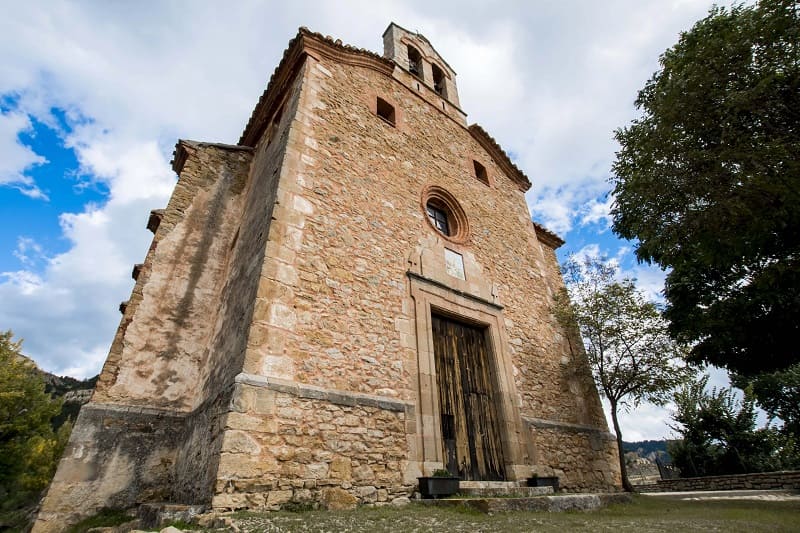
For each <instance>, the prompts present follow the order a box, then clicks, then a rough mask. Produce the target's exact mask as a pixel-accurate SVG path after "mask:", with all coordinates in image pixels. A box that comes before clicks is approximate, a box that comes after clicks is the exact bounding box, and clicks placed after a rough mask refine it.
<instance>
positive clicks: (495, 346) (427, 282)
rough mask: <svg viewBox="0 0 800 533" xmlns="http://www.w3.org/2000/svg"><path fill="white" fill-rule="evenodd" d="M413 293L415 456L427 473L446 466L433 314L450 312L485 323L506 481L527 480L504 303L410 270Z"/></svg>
mask: <svg viewBox="0 0 800 533" xmlns="http://www.w3.org/2000/svg"><path fill="white" fill-rule="evenodd" d="M408 277H409V281H410V285H411V298H412V299H413V301H414V311H415V325H416V332H417V335H416V337H417V369H418V376H417V377H418V389H417V421H416V425H417V427H416V431H417V446H416V452H417V453H416V455H417V457H416V458H412V460H414V459H416V460H417V461H419V463H420V465H421V467H422V470H423V472H422V473H423V474H425V475H430V474H431V473H432V472H433V471H434V470H436V469H440V468H444V457H443V453H442V430H441V423H440V411H439V395H438V384H437V383H438V382H437V375H436V363H435V358H434V353H433V331H432V327H431V315H432V314H433V313H436V314H439V315H443V316H446V317H452V318H454V319H456V320H459V321H462V322H465V323H467V324H474V325H477V326H481V327H486V328H487V335H486V339H487V349H488V352H489V354H490V365H491V367H492V370H493V372H494V375H495V377H496V380H497V396H498V398H497V400H498V403H497V410H498V419H499V422H500V440H501V444H502V447H503V456H504V460H505V465H504V466H505V474H506V479H508V480H518V479H524V478H525V477H527V476H528V475H529V474H530V465H527V466H526V465H524V463H525V459H526V455H527V454H526V453H525V446H524V442H525V433H524V431H525V429H524V426H523V424H522V419H521V418H520V414H519V409H518V407H517V402H516V401H515V399H516V398H518V395H517V391H516V386H515V384H514V374H513V364H512V361H511V354H510V353H509V350H508V336H507V333H506V330H505V319H504V317H503V306H501V305H497V304H495V303H492V302H489V301H487V300H484V299H482V298H480V297H477V296H473V295H470V294H468V293H465V292H463V291H459V290H455V289H451V288H449V287H447V286H446V285H444V284H443V283H441V282H438V281H435V280H432V279H429V278H426V277H423V276H421V275H419V274H416V273H413V272H408Z"/></svg>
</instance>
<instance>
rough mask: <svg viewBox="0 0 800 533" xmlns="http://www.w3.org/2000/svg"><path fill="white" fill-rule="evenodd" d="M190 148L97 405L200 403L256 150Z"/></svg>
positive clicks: (177, 406)
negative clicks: (249, 165) (250, 166)
mask: <svg viewBox="0 0 800 533" xmlns="http://www.w3.org/2000/svg"><path fill="white" fill-rule="evenodd" d="M187 150H188V151H189V152H190V155H189V157H188V159H187V161H186V163H185V165H184V167H183V170H182V172H181V179H180V180H178V183H177V185H176V186H175V191H174V192H173V194H172V197H171V198H170V201H169V204H168V205H167V208H166V209H165V210H164V214H163V219H162V221H161V223H160V225H159V227H158V230H157V231H156V235H155V237H154V246H153V247H151V251H150V252H149V253H148V257H147V259H146V260H145V263H144V267H143V268H142V273H141V274H140V278H139V280H138V281H137V284H136V287H135V289H134V294H133V297H132V298H131V301H130V302H129V304H128V308H127V309H126V311H125V316H124V317H123V323H124V328H123V327H121V329H123V332H122V333H123V334H122V336H121V337H120V336H118V338H117V339H115V342H114V345H113V346H112V348H111V353H110V355H109V361H108V362H107V363H106V365H105V367H104V369H103V372H102V374H101V378H100V381H99V383H98V387H97V390H96V391H95V393H94V395H93V397H92V401H93V402H97V403H118V404H124V405H141V406H146V407H151V408H152V407H155V408H162V409H171V410H175V411H181V412H188V411H190V410H192V409H194V408H195V407H197V405H199V404H200V403H201V402H202V401H203V397H202V396H201V395H200V394H198V392H199V391H201V390H202V386H203V381H204V375H203V374H204V372H205V370H204V369H206V368H208V367H209V363H210V357H211V350H210V347H211V340H212V336H213V334H214V328H215V324H216V322H217V317H218V316H219V310H220V305H219V302H220V296H221V292H222V289H223V287H224V285H225V283H226V275H227V269H228V260H229V258H230V249H231V243H232V242H233V238H234V236H235V232H236V229H237V227H238V224H239V220H240V213H241V210H242V204H243V195H242V194H241V193H242V191H243V189H244V185H245V180H246V177H247V166H248V164H249V162H250V158H251V154H250V152H249V151H229V150H225V149H221V148H216V147H211V146H208V145H198V146H195V147H188V148H187Z"/></svg>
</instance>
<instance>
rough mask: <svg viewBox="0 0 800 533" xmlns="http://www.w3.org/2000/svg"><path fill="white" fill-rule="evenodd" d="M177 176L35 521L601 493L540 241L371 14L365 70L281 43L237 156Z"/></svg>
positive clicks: (183, 157) (516, 201)
mask: <svg viewBox="0 0 800 533" xmlns="http://www.w3.org/2000/svg"><path fill="white" fill-rule="evenodd" d="M173 168H174V170H175V172H176V173H177V174H178V175H179V180H178V182H177V185H176V187H175V191H174V193H173V195H172V197H171V199H170V201H169V203H168V205H167V206H166V208H164V209H163V210H158V211H154V212H152V214H151V217H150V220H149V223H148V227H149V228H150V229H151V230H152V231H153V232H154V238H153V242H152V245H151V247H150V249H149V251H148V254H147V256H146V259H145V261H144V263H143V264H141V265H136V267H135V268H134V272H133V275H134V278H135V279H136V284H135V286H134V289H133V292H132V295H131V298H130V299H129V300H128V301H127V302H125V303H124V304H123V305H122V306H121V310H122V311H123V317H122V320H121V323H120V326H119V329H118V332H117V334H116V337H115V339H114V342H113V344H112V347H111V350H110V353H109V356H108V359H107V361H106V363H105V365H104V367H103V370H102V373H101V376H100V380H99V382H98V384H97V388H96V390H95V392H94V394H93V397H92V400H91V402H90V403H88V404H87V405H86V406H84V408H83V409H82V411H81V414H80V416H79V418H78V420H77V422H76V425H75V428H74V430H73V434H72V437H71V439H70V443H69V445H68V447H67V450H66V452H65V454H64V457H63V458H62V460H61V463H60V464H59V468H58V471H57V473H56V476H55V479H54V481H53V483H52V485H51V487H50V489H49V491H48V494H47V496H46V497H45V499H44V501H43V504H42V508H41V511H40V514H39V517H38V520H37V523H36V526H35V529H36V530H37V531H50V530H57V529H58V526H57V525H56V524H63V523H64V521H65V520H66V521H71V520H74V519H76V518H78V517H79V516H83V515H86V514H91V512H93V511H94V510H96V509H98V508H100V507H131V506H135V505H137V504H139V503H142V502H148V501H151V502H152V501H168V502H176V503H186V504H205V505H208V506H209V507H213V508H216V509H240V508H254V509H255V508H262V509H263V508H266V509H278V508H281V507H282V506H285V505H287V504H290V503H314V502H316V503H319V504H320V505H323V506H327V507H329V508H335V507H336V506H346V505H350V504H359V503H361V504H363V503H380V502H390V501H392V500H394V499H396V498H402V497H408V496H410V495H412V493H413V492H414V490H415V487H416V478H417V477H418V476H422V475H430V474H431V473H432V472H433V471H434V470H437V469H447V470H449V471H450V472H451V473H453V474H455V475H458V476H459V477H461V478H462V479H465V480H505V481H515V480H523V479H525V478H527V477H529V476H531V475H532V474H534V473H536V474H539V475H557V476H559V478H560V484H561V487H562V488H563V489H564V490H567V491H573V492H590V491H595V492H597V491H613V490H617V488H618V486H619V466H618V463H617V452H616V444H615V442H614V439H613V436H612V435H610V434H609V433H608V427H607V423H606V420H605V417H604V415H603V412H602V409H601V404H600V401H599V397H598V394H597V390H596V388H595V386H594V384H593V382H592V379H591V375H590V371H589V368H588V366H587V362H586V358H585V355H584V353H583V350H582V348H581V345H580V341H579V339H578V338H577V333H576V332H574V331H564V330H563V329H562V328H561V327H560V326H559V325H558V324H557V323H556V321H555V319H554V317H553V316H552V314H551V312H550V307H551V305H552V302H553V297H554V295H555V293H556V292H557V291H558V290H559V289H560V288H561V287H562V284H563V282H562V279H561V275H560V272H559V268H558V263H557V259H556V255H555V249H556V248H557V247H558V246H560V245H561V244H563V242H562V241H561V239H560V238H559V237H557V236H556V235H554V234H553V233H551V232H549V231H547V230H546V229H544V228H543V227H541V226H539V225H538V224H536V223H534V222H532V221H531V216H530V213H529V210H528V207H527V205H526V202H525V197H524V193H525V191H527V190H528V189H529V188H530V186H531V183H530V181H529V180H528V178H527V177H526V176H525V175H524V174H523V173H522V172H521V171H520V170H519V169H518V168H517V167H516V166H515V165H514V163H513V162H512V161H511V160H510V159H509V157H508V156H507V155H506V154H505V153H504V152H503V150H502V149H501V148H500V147H499V146H498V145H497V143H496V142H495V141H494V139H493V138H492V137H491V136H490V135H489V134H488V133H486V131H484V130H483V129H482V128H481V127H480V126H477V125H471V126H468V125H467V122H466V115H465V113H464V112H463V111H462V110H461V108H460V104H459V99H458V87H457V84H456V73H455V72H454V71H453V69H452V68H451V67H450V65H448V64H447V62H446V61H445V60H444V59H443V58H441V57H440V56H439V54H438V53H437V52H436V50H435V49H434V48H433V46H432V45H431V44H430V43H429V42H428V41H427V39H425V38H424V37H423V36H421V35H419V34H417V33H413V32H409V31H407V30H405V29H403V28H401V27H399V26H397V25H396V24H390V25H389V27H388V28H387V30H386V32H385V33H384V54H383V56H380V55H377V54H374V53H372V52H369V51H365V50H361V49H355V48H353V47H349V46H346V45H343V44H341V42H340V41H338V40H337V41H334V40H333V39H331V38H329V37H323V36H322V35H319V34H315V33H312V32H310V31H308V30H306V29H304V28H301V29H300V31H299V32H298V34H297V36H296V37H295V38H294V39H293V40H292V41H291V42H290V43H289V46H288V48H287V50H286V52H285V54H284V57H283V59H282V61H281V63H280V64H279V66H278V67H277V69H276V70H275V73H274V74H273V76H272V78H271V80H270V82H269V84H268V86H267V89H266V90H265V91H264V93H263V95H262V96H261V98H260V99H259V101H258V103H257V105H256V107H255V110H254V111H253V113H252V116H251V117H250V120H249V122H248V123H247V125H246V126H245V129H244V132H243V134H242V136H241V139H239V142H238V143H237V144H235V145H222V144H215V143H206V142H194V141H183V140H182V141H179V142H178V144H177V146H176V149H175V155H174V160H173Z"/></svg>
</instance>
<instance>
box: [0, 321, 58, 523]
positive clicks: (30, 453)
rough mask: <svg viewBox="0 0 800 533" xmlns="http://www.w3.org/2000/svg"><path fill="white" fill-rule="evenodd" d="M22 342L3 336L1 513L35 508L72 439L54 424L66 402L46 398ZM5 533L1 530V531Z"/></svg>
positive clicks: (0, 366)
mask: <svg viewBox="0 0 800 533" xmlns="http://www.w3.org/2000/svg"><path fill="white" fill-rule="evenodd" d="M20 346H21V341H16V342H15V341H14V340H13V334H12V333H11V331H6V332H4V333H0V502H2V503H0V512H2V513H4V514H5V513H9V512H13V511H14V510H15V509H17V508H19V507H20V506H24V505H26V504H28V503H30V501H31V500H35V498H36V497H37V496H38V495H39V493H40V491H41V490H42V489H43V488H45V487H46V486H47V484H48V483H49V481H50V478H51V477H52V476H53V472H54V470H55V466H56V463H57V461H58V458H59V457H60V455H61V452H62V451H63V447H64V445H65V443H66V440H67V437H68V436H69V430H70V427H69V424H67V425H65V426H62V429H60V430H59V433H58V434H55V433H54V432H53V429H52V426H51V420H52V419H53V417H54V416H55V415H57V414H58V413H59V411H60V410H61V402H60V401H55V400H53V399H52V398H51V397H50V395H49V394H47V393H45V385H44V381H43V380H42V376H41V373H40V372H39V370H38V369H37V368H36V366H35V365H34V364H33V363H32V362H31V361H30V360H28V359H27V358H25V357H23V356H22V355H21V354H20ZM0 529H1V528H0Z"/></svg>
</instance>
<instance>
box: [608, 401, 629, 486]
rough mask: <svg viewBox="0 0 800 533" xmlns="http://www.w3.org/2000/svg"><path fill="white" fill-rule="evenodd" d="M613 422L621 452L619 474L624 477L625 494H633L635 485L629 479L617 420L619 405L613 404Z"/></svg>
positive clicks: (618, 449) (618, 447) (618, 448)
mask: <svg viewBox="0 0 800 533" xmlns="http://www.w3.org/2000/svg"><path fill="white" fill-rule="evenodd" d="M611 421H612V423H613V424H614V433H616V434H617V451H618V452H619V473H620V475H621V476H622V488H623V489H624V490H625V492H633V485H631V482H630V480H629V479H628V469H627V468H626V467H625V450H624V449H623V448H622V432H620V430H619V421H618V420H617V404H616V402H611Z"/></svg>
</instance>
